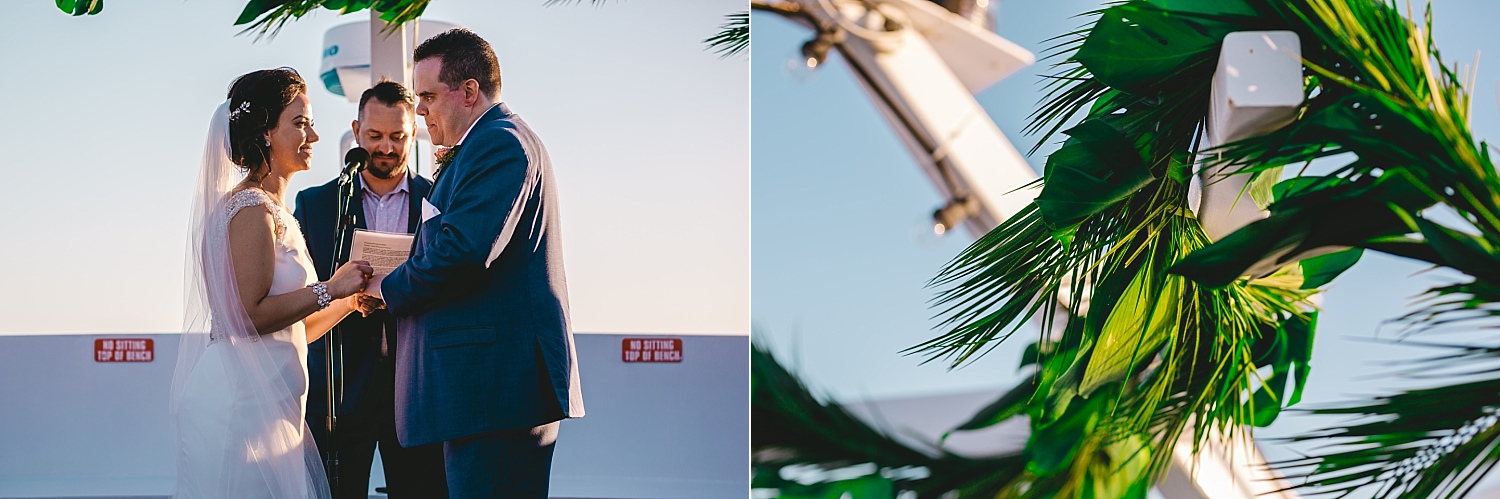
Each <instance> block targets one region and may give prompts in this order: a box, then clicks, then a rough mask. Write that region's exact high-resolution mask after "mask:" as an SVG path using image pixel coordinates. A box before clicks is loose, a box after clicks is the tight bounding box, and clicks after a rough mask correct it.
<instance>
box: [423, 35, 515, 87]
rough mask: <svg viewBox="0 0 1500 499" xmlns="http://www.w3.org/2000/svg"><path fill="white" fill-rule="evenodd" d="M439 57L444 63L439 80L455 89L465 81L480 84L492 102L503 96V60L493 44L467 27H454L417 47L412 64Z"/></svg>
mask: <svg viewBox="0 0 1500 499" xmlns="http://www.w3.org/2000/svg"><path fill="white" fill-rule="evenodd" d="M433 57H437V58H439V59H441V60H442V61H443V65H442V67H441V69H440V70H439V71H438V81H441V82H443V84H444V85H447V86H448V89H450V90H452V89H454V88H457V87H458V85H459V84H461V83H463V82H464V80H468V79H470V78H473V79H474V81H477V82H479V91H480V92H484V94H485V95H486V96H489V98H491V99H495V98H498V97H499V96H500V61H499V60H498V59H495V50H494V49H493V48H490V43H489V42H486V41H484V39H483V38H480V37H479V35H476V34H474V32H473V31H469V30H468V29H465V28H453V29H450V30H448V31H444V32H442V33H438V34H437V36H434V37H432V38H428V39H427V41H425V42H422V44H421V45H417V50H416V51H415V53H413V54H412V63H413V64H415V63H418V62H421V61H422V60H424V59H430V58H433Z"/></svg>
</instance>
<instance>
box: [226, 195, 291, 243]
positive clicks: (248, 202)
mask: <svg viewBox="0 0 1500 499" xmlns="http://www.w3.org/2000/svg"><path fill="white" fill-rule="evenodd" d="M256 205H261V206H264V207H265V208H266V212H267V213H270V214H271V220H272V221H273V222H275V223H276V238H277V239H280V238H281V237H282V236H283V235H285V234H286V221H285V220H282V219H281V214H280V213H277V212H278V211H279V210H278V209H277V207H278V206H280V205H279V204H277V203H276V200H274V199H271V196H270V195H269V194H266V192H265V191H262V190H260V189H243V190H240V191H237V192H235V193H234V194H230V195H229V201H228V202H227V203H224V215H225V216H224V220H225V221H228V220H232V219H234V216H235V214H238V213H239V212H240V210H243V209H245V208H248V207H251V206H256Z"/></svg>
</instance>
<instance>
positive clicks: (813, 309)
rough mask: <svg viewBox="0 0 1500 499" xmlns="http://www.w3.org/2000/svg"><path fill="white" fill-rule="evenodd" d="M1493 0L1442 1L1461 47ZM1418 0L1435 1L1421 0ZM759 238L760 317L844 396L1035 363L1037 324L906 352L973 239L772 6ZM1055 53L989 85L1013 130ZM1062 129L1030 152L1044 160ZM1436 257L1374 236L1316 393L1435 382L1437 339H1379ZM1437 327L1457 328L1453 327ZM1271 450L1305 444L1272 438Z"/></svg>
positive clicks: (1034, 40) (874, 115)
mask: <svg viewBox="0 0 1500 499" xmlns="http://www.w3.org/2000/svg"><path fill="white" fill-rule="evenodd" d="M1101 4H1102V2H1099V1H1085V0H1058V1H1050V2H1035V1H1024V2H1023V1H1018V0H1007V1H1003V2H999V6H998V7H997V9H998V10H997V12H998V26H997V31H998V33H999V34H1000V35H1001V36H1004V37H1005V38H1007V39H1009V40H1011V41H1013V42H1016V43H1018V44H1020V45H1022V46H1024V47H1027V48H1028V49H1030V50H1032V51H1033V52H1037V53H1040V51H1041V50H1042V49H1043V47H1044V44H1043V43H1042V41H1043V40H1045V39H1047V38H1050V37H1053V36H1056V35H1058V34H1061V33H1064V32H1067V31H1071V30H1073V29H1076V28H1077V27H1079V26H1080V25H1081V24H1083V22H1084V20H1083V19H1079V18H1074V17H1073V16H1075V15H1077V14H1080V13H1083V12H1086V11H1089V10H1092V9H1096V8H1098V7H1099V6H1100V5H1101ZM1497 9H1500V8H1497V7H1495V6H1493V5H1492V4H1491V3H1490V2H1485V1H1480V0H1467V1H1459V0H1438V1H1436V2H1434V10H1435V16H1436V20H1435V29H1434V31H1435V33H1436V37H1437V40H1438V43H1439V46H1440V48H1442V49H1443V50H1444V52H1443V54H1444V56H1445V57H1447V58H1448V62H1450V63H1451V61H1452V60H1455V59H1456V60H1458V61H1460V62H1461V63H1463V64H1469V63H1470V62H1471V61H1472V60H1473V58H1474V53H1475V51H1476V50H1481V49H1482V50H1483V52H1484V53H1486V54H1500V38H1496V37H1495V36H1493V25H1492V23H1493V19H1495V14H1496V13H1500V10H1497ZM1419 11H1420V9H1419ZM752 22H753V30H754V33H755V35H754V38H753V46H752V50H753V56H752V58H751V72H752V81H753V84H752V92H751V95H752V101H753V103H754V122H753V125H752V133H753V134H754V143H753V146H752V147H753V149H752V154H753V161H752V176H753V180H752V186H753V197H752V201H753V204H754V220H753V223H752V227H753V230H752V232H753V234H754V240H753V242H752V244H753V253H752V255H753V256H752V262H753V267H752V268H753V270H752V275H753V277H752V279H753V282H754V290H753V295H752V298H753V300H754V308H753V311H752V315H753V319H752V322H753V324H754V328H755V336H756V339H757V340H758V341H761V342H763V343H768V344H770V345H771V346H772V347H773V349H774V350H775V351H776V352H777V353H778V354H779V355H780V357H782V358H783V359H784V360H786V361H787V362H788V363H789V364H791V365H793V366H795V368H796V369H798V370H799V371H800V372H801V373H802V374H803V375H804V377H805V379H806V380H807V381H808V382H809V383H810V384H811V385H812V386H813V387H814V389H815V390H816V391H820V392H824V393H828V394H830V395H832V396H834V397H836V398H838V399H841V400H845V401H858V400H862V399H871V398H875V399H878V398H886V397H900V396H912V395H921V394H935V393H952V392H970V391H977V390H986V389H989V390H996V391H997V393H998V391H999V390H1001V389H1004V388H1007V387H1009V386H1011V385H1012V384H1014V383H1015V382H1017V381H1018V380H1019V378H1018V376H1017V373H1016V370H1015V366H1016V364H1017V362H1018V360H1019V354H1020V351H1021V349H1022V348H1023V347H1024V346H1025V345H1026V344H1027V343H1029V342H1030V341H1032V340H1033V339H1034V338H1035V334H1036V331H1035V329H1028V330H1025V331H1023V332H1021V333H1019V334H1018V335H1017V337H1015V338H1014V339H1013V340H1012V341H1011V342H1009V343H1008V344H1006V345H1004V346H1002V347H1000V348H999V349H998V350H996V351H994V352H992V353H990V354H989V355H988V356H987V357H985V358H983V359H981V360H979V361H978V362H976V363H974V364H973V365H970V366H968V367H965V368H962V369H959V370H957V371H952V372H949V371H947V370H946V368H945V367H944V366H941V365H937V364H930V365H925V366H922V365H919V364H920V359H919V358H916V357H905V356H901V355H900V354H899V353H898V352H899V351H900V350H902V349H904V348H906V347H909V346H912V345H915V344H917V343H919V342H921V341H923V340H925V339H928V338H931V337H933V336H935V335H936V334H937V333H936V331H934V330H932V329H931V328H932V327H933V326H935V325H936V321H934V320H932V319H930V316H931V315H932V313H933V311H932V310H930V309H928V308H927V306H926V303H927V301H928V300H929V299H930V298H931V297H932V296H933V291H932V290H928V289H924V283H925V282H926V281H927V280H928V279H930V278H931V277H932V276H934V275H935V274H936V272H937V271H938V269H939V268H941V266H942V265H943V264H944V263H945V262H946V261H947V260H948V259H950V258H952V257H953V256H954V255H956V254H957V253H958V252H959V251H960V250H962V249H963V247H964V246H966V245H967V244H968V242H969V240H968V238H967V235H966V234H955V235H958V236H960V237H952V236H950V237H948V238H946V239H941V240H939V239H936V238H933V237H932V236H930V227H931V222H930V221H929V218H928V217H929V216H930V214H931V213H932V211H933V210H934V209H936V208H937V207H938V206H940V205H941V204H942V199H940V197H939V196H938V194H937V191H936V190H935V189H934V188H933V187H932V186H931V185H930V182H929V181H928V180H927V178H926V176H925V175H924V174H922V173H921V172H920V171H919V169H918V167H917V166H916V164H915V163H914V162H913V160H912V159H911V158H910V156H909V154H908V153H907V151H906V149H905V148H904V147H903V146H902V145H901V144H900V143H899V141H898V139H897V137H896V135H895V134H894V133H893V132H892V131H891V130H890V129H889V127H888V126H887V125H886V123H885V121H884V120H883V119H882V118H881V117H880V115H879V114H878V111H877V110H876V109H875V108H874V106H873V105H872V104H871V102H870V100H869V99H868V98H867V97H866V95H865V93H864V91H863V89H861V88H860V87H859V86H858V85H857V83H856V82H855V81H854V79H853V78H852V76H851V75H850V73H849V71H848V68H847V66H845V64H844V63H843V61H842V60H841V59H840V58H839V57H838V56H836V55H835V56H834V57H832V58H831V59H830V61H829V63H828V64H827V65H825V66H824V67H822V68H820V69H819V70H818V71H817V72H815V73H814V74H813V75H811V77H808V76H806V75H802V74H799V73H797V72H792V71H788V70H787V68H788V63H789V61H791V60H793V59H794V58H795V57H798V55H797V54H798V52H797V50H798V48H799V47H800V46H801V44H802V43H803V42H805V41H807V40H808V39H810V38H811V36H812V35H811V34H810V33H809V32H808V31H807V30H806V29H805V28H802V27H800V26H797V25H795V24H792V23H790V22H788V21H785V20H783V19H781V18H780V17H777V16H775V15H772V14H767V13H756V14H754V16H753V18H752ZM1045 64H1046V63H1045V62H1043V63H1041V64H1038V65H1034V66H1032V67H1030V68H1027V69H1025V70H1022V71H1021V73H1019V74H1017V75H1015V76H1013V77H1011V78H1010V79H1008V80H1006V81H1003V82H1001V83H999V84H997V85H995V86H994V87H991V88H990V89H987V90H986V91H984V92H982V93H981V94H980V95H979V96H978V99H979V101H980V103H981V104H983V105H984V107H985V108H986V110H987V111H988V112H989V114H990V116H991V117H992V118H993V119H994V120H995V122H996V123H997V124H998V125H999V126H1000V128H1001V130H1003V131H1004V132H1005V133H1006V136H1007V137H1009V138H1010V140H1011V141H1012V142H1013V143H1015V145H1016V146H1017V147H1018V148H1019V149H1021V150H1022V151H1025V150H1027V149H1029V148H1030V147H1031V146H1032V145H1033V144H1034V143H1035V139H1034V138H1033V137H1029V136H1025V135H1022V134H1021V133H1020V130H1021V129H1022V128H1023V127H1024V126H1025V124H1026V123H1027V120H1026V115H1027V114H1028V113H1029V112H1030V111H1031V110H1032V109H1033V107H1034V105H1035V103H1036V101H1037V99H1038V98H1039V97H1040V94H1039V92H1038V89H1039V85H1040V81H1041V78H1039V76H1038V75H1040V74H1043V73H1046V72H1047V69H1046V67H1045ZM1491 64H1492V63H1486V62H1484V61H1481V63H1480V68H1481V70H1480V73H1479V77H1478V79H1477V82H1476V87H1475V90H1474V93H1475V94H1476V95H1475V96H1474V113H1473V115H1474V123H1473V126H1474V130H1475V133H1476V134H1477V135H1478V136H1479V137H1481V138H1490V139H1496V138H1500V112H1497V105H1496V100H1495V96H1496V89H1497V86H1496V80H1497V76H1496V75H1500V73H1497V72H1495V71H1494V70H1490V69H1485V68H1487V67H1489V66H1490V65H1491ZM1055 148H1056V146H1055V145H1047V146H1045V147H1043V150H1042V151H1041V152H1038V153H1037V155H1035V156H1033V157H1031V158H1030V162H1031V164H1032V166H1033V167H1034V168H1039V167H1040V166H1041V165H1042V163H1043V161H1044V160H1045V157H1046V154H1047V153H1048V152H1050V151H1051V150H1053V149H1055ZM1420 270H1422V267H1421V266H1418V265H1415V264H1412V263H1410V262H1407V261H1402V260H1399V259H1396V258H1391V257H1383V256H1379V255H1370V254H1367V255H1366V257H1365V258H1364V259H1363V260H1361V262H1360V263H1359V264H1358V265H1357V266H1356V267H1355V268H1354V269H1352V270H1351V271H1350V272H1349V273H1347V274H1345V275H1344V276H1343V277H1341V278H1340V279H1339V280H1338V281H1336V282H1335V283H1334V284H1333V285H1332V290H1331V291H1330V292H1329V293H1328V294H1327V295H1326V301H1325V303H1324V308H1325V311H1324V313H1323V315H1322V318H1321V323H1320V327H1319V329H1318V336H1317V343H1316V345H1315V351H1314V360H1313V367H1312V371H1311V379H1310V381H1309V386H1308V391H1307V393H1306V394H1305V395H1304V398H1303V401H1304V404H1317V403H1327V402H1334V401H1339V400H1346V399H1347V398H1349V397H1352V396H1356V395H1368V394H1373V393H1384V392H1386V390H1387V389H1388V388H1391V387H1394V386H1397V385H1404V386H1425V384H1426V383H1425V382H1415V381H1410V380H1395V379H1393V378H1391V377H1389V376H1387V375H1388V374H1391V373H1392V372H1393V371H1394V369H1393V368H1392V367H1391V364H1390V363H1388V362H1383V361H1387V360H1390V359H1411V358H1415V357H1419V356H1424V355H1430V354H1433V353H1435V352H1433V351H1430V350H1423V349H1417V348H1413V347H1409V346H1389V345H1382V344H1375V343H1371V342H1369V341H1368V340H1369V339H1371V338H1374V337H1376V336H1377V332H1380V333H1381V336H1382V337H1385V338H1390V337H1392V336H1393V332H1394V331H1393V330H1392V329H1391V328H1389V327H1387V328H1386V329H1384V330H1381V329H1380V325H1381V321H1384V320H1387V319H1391V318H1394V317H1396V316H1397V315H1399V314H1400V313H1401V311H1402V310H1404V309H1405V308H1406V307H1407V305H1408V304H1409V303H1410V300H1409V298H1410V297H1412V296H1414V295H1416V294H1417V293H1419V292H1420V291H1422V290H1423V289H1425V288H1426V287H1428V286H1430V285H1432V284H1433V283H1437V282H1446V281H1444V277H1445V276H1444V275H1442V274H1434V273H1429V274H1424V275H1420V276H1413V274H1414V273H1416V272H1418V271H1420ZM1426 339H1430V340H1450V341H1451V340H1456V339H1459V338H1456V337H1454V336H1452V335H1446V336H1440V337H1429V338H1426ZM1327 423H1331V421H1327V420H1316V419H1314V418H1310V417H1300V418H1299V417H1288V416H1284V417H1283V418H1281V419H1280V420H1278V421H1277V423H1276V425H1274V426H1273V427H1272V428H1269V429H1267V430H1265V431H1262V432H1260V433H1259V435H1260V436H1286V435H1292V434H1297V433H1301V432H1305V431H1308V430H1309V429H1312V428H1315V427H1318V426H1320V425H1323V424H1327ZM1267 453H1268V455H1270V456H1271V457H1273V458H1286V457H1292V454H1291V449H1289V448H1285V447H1283V446H1271V447H1269V448H1267Z"/></svg>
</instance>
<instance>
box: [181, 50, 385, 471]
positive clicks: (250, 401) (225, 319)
mask: <svg viewBox="0 0 1500 499" xmlns="http://www.w3.org/2000/svg"><path fill="white" fill-rule="evenodd" d="M306 90H307V85H306V83H304V82H303V81H302V78H301V76H299V75H298V74H297V72H296V71H294V70H292V69H289V68H281V69H267V70H261V71H255V72H252V73H249V74H246V75H244V76H241V77H239V78H237V79H235V81H234V83H233V84H232V85H231V86H230V89H229V100H228V101H227V102H225V103H224V104H223V105H221V106H219V109H218V111H217V112H216V113H215V114H214V117H213V121H212V122H211V123H210V124H209V133H208V144H207V145H206V146H205V147H204V151H203V165H202V170H201V172H200V176H199V183H198V193H197V196H196V200H195V202H194V207H193V211H192V213H191V217H192V219H191V223H192V225H191V227H192V233H191V234H190V238H189V242H188V246H189V250H188V265H189V267H188V271H187V282H186V290H187V296H186V310H187V314H186V320H185V324H184V326H185V327H184V331H185V332H184V334H183V337H182V342H181V344H180V346H179V349H180V352H179V354H178V362H177V369H176V373H175V375H174V376H173V380H172V405H171V413H172V423H173V425H174V427H175V433H176V436H177V488H176V491H175V493H174V496H176V497H211V498H220V497H223V498H252V497H253V498H304V497H328V495H329V493H328V482H327V479H326V478H325V477H324V472H323V466H322V463H321V461H320V459H319V457H318V451H317V449H316V447H315V446H314V444H313V441H312V439H311V438H308V435H309V434H308V432H307V428H306V425H305V424H304V423H303V414H304V413H305V412H304V409H305V407H306V405H307V369H306V367H305V366H306V365H307V363H306V358H307V343H308V342H309V341H312V340H316V339H317V338H318V337H320V336H322V335H323V333H325V332H327V331H328V329H329V328H331V327H333V325H334V324H337V323H338V322H339V320H340V319H343V318H344V316H346V315H348V314H350V313H352V312H355V311H358V312H360V313H368V312H370V311H371V310H373V309H374V308H375V307H378V306H379V301H378V300H376V299H374V298H371V297H368V296H366V295H364V294H363V293H361V291H363V289H364V286H365V283H366V282H367V280H368V279H369V277H368V276H369V274H370V272H371V268H370V266H369V264H368V263H366V262H350V263H348V264H345V265H344V266H342V267H339V269H338V270H337V271H335V272H334V274H333V276H332V277H331V278H330V279H329V280H328V281H326V282H315V278H316V275H317V274H316V273H315V272H314V270H313V266H312V262H311V260H310V259H309V258H308V254H307V245H306V243H305V242H304V241H303V239H302V232H301V229H300V228H299V227H298V225H297V221H296V219H294V218H292V215H291V213H290V212H288V211H287V209H286V207H285V205H284V203H283V199H284V193H285V190H286V185H287V181H288V179H290V178H291V176H292V174H294V173H296V172H299V171H302V170H306V169H308V168H309V164H310V160H311V158H312V143H314V142H317V141H318V134H317V132H314V131H313V123H312V117H311V116H312V113H311V105H310V103H309V101H308V98H307V92H306Z"/></svg>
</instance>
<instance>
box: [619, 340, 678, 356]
mask: <svg viewBox="0 0 1500 499" xmlns="http://www.w3.org/2000/svg"><path fill="white" fill-rule="evenodd" d="M620 360H624V361H625V362H682V339H681V338H625V339H624V340H623V341H621V342H620Z"/></svg>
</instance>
